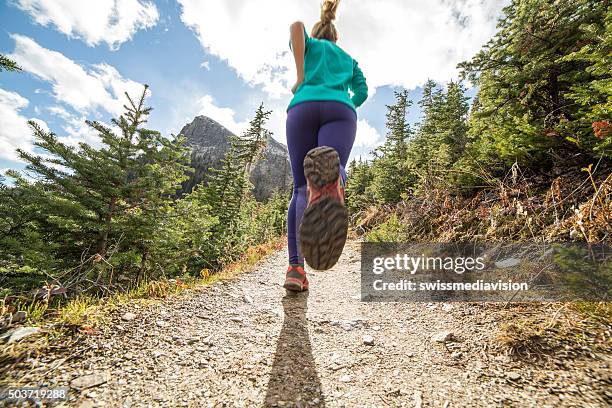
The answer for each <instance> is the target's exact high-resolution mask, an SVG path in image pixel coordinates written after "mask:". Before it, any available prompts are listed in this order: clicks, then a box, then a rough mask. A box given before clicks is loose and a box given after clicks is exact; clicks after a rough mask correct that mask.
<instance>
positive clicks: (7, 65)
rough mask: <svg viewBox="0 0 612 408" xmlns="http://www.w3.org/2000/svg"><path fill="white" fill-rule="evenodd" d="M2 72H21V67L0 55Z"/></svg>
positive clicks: (0, 69) (0, 70)
mask: <svg viewBox="0 0 612 408" xmlns="http://www.w3.org/2000/svg"><path fill="white" fill-rule="evenodd" d="M2 70H4V71H21V67H20V66H19V65H17V63H16V62H15V61H13V60H12V59H10V58H8V57H6V56H4V55H2V54H0V72H2Z"/></svg>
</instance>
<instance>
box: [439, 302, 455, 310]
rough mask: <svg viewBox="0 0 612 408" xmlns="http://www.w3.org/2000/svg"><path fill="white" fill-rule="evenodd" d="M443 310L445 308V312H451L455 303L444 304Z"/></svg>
mask: <svg viewBox="0 0 612 408" xmlns="http://www.w3.org/2000/svg"><path fill="white" fill-rule="evenodd" d="M442 310H444V311H445V312H450V311H451V310H453V305H451V304H450V303H445V304H443V305H442Z"/></svg>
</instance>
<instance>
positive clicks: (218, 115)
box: [196, 95, 249, 135]
mask: <svg viewBox="0 0 612 408" xmlns="http://www.w3.org/2000/svg"><path fill="white" fill-rule="evenodd" d="M196 106H197V107H198V112H197V114H196V116H197V115H204V116H208V117H209V118H211V119H214V120H216V121H217V122H219V123H220V124H222V125H223V126H225V127H226V128H227V129H229V130H230V131H231V132H232V133H234V134H236V135H240V134H242V133H243V132H244V131H245V130H246V129H247V127H248V126H249V122H248V121H243V122H239V121H237V120H236V118H235V116H236V112H234V110H233V109H231V108H225V107H219V106H217V105H216V103H215V100H214V98H213V97H212V96H211V95H204V96H203V97H201V98H199V99H198V100H197V102H196Z"/></svg>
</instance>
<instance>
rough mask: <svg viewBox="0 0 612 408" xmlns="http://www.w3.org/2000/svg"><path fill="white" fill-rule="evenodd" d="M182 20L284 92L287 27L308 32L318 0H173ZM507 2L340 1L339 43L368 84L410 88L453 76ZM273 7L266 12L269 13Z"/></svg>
mask: <svg viewBox="0 0 612 408" xmlns="http://www.w3.org/2000/svg"><path fill="white" fill-rule="evenodd" d="M179 3H180V4H181V5H182V14H181V19H182V21H183V23H184V24H185V25H187V26H188V27H190V28H191V29H192V30H193V31H194V32H195V33H196V34H197V36H198V38H199V40H200V43H201V44H202V46H203V47H204V48H205V50H206V51H207V52H209V53H211V54H214V55H216V56H218V57H219V58H221V59H223V60H226V61H227V63H228V65H229V66H230V67H232V68H233V69H235V70H236V72H237V73H238V74H239V75H240V77H242V78H243V79H244V80H245V81H246V82H247V83H249V84H251V85H262V86H263V89H264V90H265V91H266V92H268V94H269V95H270V96H271V97H283V96H285V97H286V96H287V95H289V89H288V87H289V86H290V85H291V84H293V81H294V80H295V78H294V76H295V74H294V70H295V67H294V62H293V58H292V55H291V54H290V51H289V48H288V41H289V38H288V37H289V25H290V24H291V23H292V22H293V21H295V20H301V21H304V22H305V24H306V26H307V31H308V32H310V28H311V27H312V25H313V24H314V23H315V22H316V21H317V20H318V17H319V5H320V1H319V0H309V1H304V0H259V1H247V0H234V1H232V2H227V1H218V0H179ZM506 3H508V0H489V1H483V0H461V1H451V0H413V1H409V2H408V1H404V0H386V1H384V2H383V1H362V0H344V1H343V2H342V3H341V4H340V8H339V10H338V16H337V17H338V20H337V27H338V30H339V32H340V39H339V41H338V45H339V46H340V47H342V48H343V49H345V50H346V51H347V52H349V54H351V55H352V56H353V57H354V58H355V59H356V60H357V61H358V62H359V65H360V66H361V67H362V69H363V71H364V75H365V76H366V79H367V81H368V84H369V85H370V88H372V89H374V88H375V87H378V86H383V85H401V86H404V87H406V88H408V89H412V88H414V87H416V86H418V85H420V84H423V83H424V82H425V80H426V79H427V78H432V79H434V80H436V81H439V82H444V81H448V80H449V79H451V78H453V77H455V76H456V75H457V70H456V64H457V63H459V62H461V61H462V60H465V59H468V58H470V57H471V56H472V55H473V54H475V53H476V52H477V51H478V50H479V48H480V47H481V45H482V44H484V43H485V42H486V41H487V40H488V39H489V38H490V37H491V36H492V35H493V33H494V32H495V25H496V17H497V15H498V13H499V12H500V10H501V8H502V6H503V5H504V4H506ZM271 13H273V14H271Z"/></svg>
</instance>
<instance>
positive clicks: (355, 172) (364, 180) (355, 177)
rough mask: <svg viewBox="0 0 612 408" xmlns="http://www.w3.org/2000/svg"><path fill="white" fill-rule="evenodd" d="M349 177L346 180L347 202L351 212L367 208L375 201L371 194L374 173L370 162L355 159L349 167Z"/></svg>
mask: <svg viewBox="0 0 612 408" xmlns="http://www.w3.org/2000/svg"><path fill="white" fill-rule="evenodd" d="M348 175H349V177H348V179H347V182H346V204H347V207H348V209H349V211H350V212H352V213H355V212H358V211H360V210H363V209H365V208H367V207H368V206H370V205H372V204H373V203H374V198H373V197H372V196H371V194H369V192H370V190H371V188H370V185H371V184H372V180H373V177H372V176H373V175H372V171H371V168H370V165H369V164H368V162H365V161H362V160H361V158H359V161H356V160H355V159H353V160H352V161H351V162H350V164H349V167H348Z"/></svg>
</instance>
